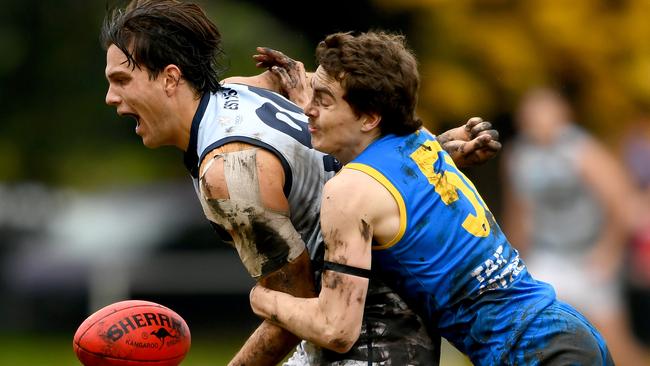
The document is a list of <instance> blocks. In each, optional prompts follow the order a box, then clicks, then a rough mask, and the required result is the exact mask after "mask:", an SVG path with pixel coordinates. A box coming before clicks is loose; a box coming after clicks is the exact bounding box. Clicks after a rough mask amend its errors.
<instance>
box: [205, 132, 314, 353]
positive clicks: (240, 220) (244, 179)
mask: <svg viewBox="0 0 650 366" xmlns="http://www.w3.org/2000/svg"><path fill="white" fill-rule="evenodd" d="M251 168H252V169H251ZM201 172H202V179H201V183H200V184H201V192H202V202H201V203H202V204H203V207H204V211H205V213H206V216H208V218H210V219H211V220H212V221H213V222H216V223H217V224H218V225H220V226H222V227H223V228H224V229H225V230H226V231H228V232H229V234H230V235H231V237H232V238H233V243H234V245H235V247H236V248H237V250H238V252H239V255H240V258H241V259H242V262H243V263H244V265H245V267H246V269H247V270H248V271H249V273H251V275H252V276H253V277H258V276H259V277H258V278H259V281H258V283H260V284H262V285H264V286H266V287H268V288H273V289H275V290H278V291H283V292H287V293H290V294H292V295H295V296H304V297H309V296H314V295H315V291H314V286H313V273H312V271H311V268H310V261H309V256H308V253H307V251H306V250H305V248H304V243H303V242H302V240H301V239H300V236H299V234H298V233H297V232H296V231H295V229H294V228H293V226H292V225H291V222H290V221H289V219H288V212H289V204H288V202H287V199H286V197H285V196H284V193H283V184H284V172H283V170H282V166H281V164H280V161H279V160H278V158H277V157H276V156H274V155H273V154H272V153H270V152H268V151H266V150H262V149H257V148H253V147H252V146H249V145H246V144H243V143H231V144H227V145H224V146H222V147H220V148H218V149H216V150H215V151H212V152H211V153H210V154H208V155H207V156H206V158H205V160H204V162H203V163H202V165H201ZM256 188H259V189H256ZM240 189H243V190H245V191H246V192H245V193H243V192H242V191H241V190H240ZM249 192H255V193H253V194H251V193H249ZM260 244H264V245H260ZM278 247H282V248H291V249H289V250H287V251H280V250H278ZM269 249H270V251H269ZM276 268H279V269H276ZM299 341H300V340H299V339H298V338H297V337H296V336H294V335H293V334H291V333H289V332H288V331H286V330H284V329H282V328H280V327H278V326H276V325H274V324H272V323H270V322H268V321H264V322H263V323H262V324H261V325H260V327H258V328H257V329H256V330H255V332H254V333H253V334H252V335H251V336H250V337H249V339H248V340H247V341H246V343H245V344H244V345H243V347H242V348H241V349H240V351H239V352H238V353H237V354H236V355H235V357H234V358H233V360H232V361H231V362H230V365H276V364H277V363H278V362H280V361H281V360H282V359H283V358H284V357H285V356H286V355H287V354H288V353H289V351H290V350H291V349H292V348H294V347H295V346H296V345H297V344H298V342H299Z"/></svg>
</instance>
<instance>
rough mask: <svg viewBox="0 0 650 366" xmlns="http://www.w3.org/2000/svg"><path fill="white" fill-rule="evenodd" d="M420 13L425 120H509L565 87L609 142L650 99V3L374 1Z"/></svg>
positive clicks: (417, 36)
mask: <svg viewBox="0 0 650 366" xmlns="http://www.w3.org/2000/svg"><path fill="white" fill-rule="evenodd" d="M374 1H375V3H376V4H378V5H379V6H381V7H382V8H383V9H385V10H386V11H389V12H391V11H399V12H403V11H405V10H407V11H411V12H413V13H414V14H416V18H415V22H414V23H413V25H412V28H411V32H410V33H409V35H408V36H409V39H410V41H411V44H412V45H413V47H414V49H415V50H416V51H417V54H418V56H419V58H420V62H421V71H422V74H423V83H422V85H423V88H422V97H421V103H420V105H421V109H422V112H421V113H422V114H423V115H424V116H425V117H426V118H425V120H427V121H430V123H432V124H433V125H436V124H450V123H455V121H458V120H463V119H465V118H466V117H468V113H471V114H473V115H482V116H485V117H488V118H494V116H501V115H508V114H509V113H510V111H512V110H513V108H514V105H515V103H516V101H517V99H518V98H519V96H520V95H521V94H522V93H523V92H524V91H525V90H526V89H528V88H530V87H532V86H535V85H537V84H540V83H545V84H549V85H552V86H555V87H558V88H560V89H562V90H563V91H564V92H566V93H567V94H568V95H569V96H570V97H571V101H572V103H573V104H574V105H575V106H576V109H577V112H578V113H577V114H578V121H577V122H579V123H581V124H584V125H586V126H587V127H588V128H590V129H592V130H593V131H594V132H596V133H597V134H599V135H601V137H606V138H608V139H610V138H611V139H612V141H613V140H615V139H617V131H618V130H617V127H618V126H620V124H621V123H626V122H627V121H628V120H630V118H631V116H632V115H634V114H635V112H636V110H637V108H639V106H640V105H644V104H647V103H648V102H650V80H649V79H648V75H650V44H649V43H648V42H647V40H648V39H649V36H650V23H648V22H647V20H646V18H645V17H646V16H647V15H648V14H650V2H648V1H646V0H575V1H571V2H570V4H569V3H567V2H566V1H563V0H527V1H516V0H401V1H391V0H374Z"/></svg>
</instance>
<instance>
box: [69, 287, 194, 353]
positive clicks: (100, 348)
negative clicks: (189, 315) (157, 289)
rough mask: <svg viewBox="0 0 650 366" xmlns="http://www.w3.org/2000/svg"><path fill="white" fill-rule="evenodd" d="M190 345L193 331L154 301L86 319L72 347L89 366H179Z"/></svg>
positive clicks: (119, 304)
mask: <svg viewBox="0 0 650 366" xmlns="http://www.w3.org/2000/svg"><path fill="white" fill-rule="evenodd" d="M190 343H191V337H190V329H189V327H188V326H187V323H186V322H185V320H183V318H181V316H180V315H178V314H177V313H176V312H174V311H173V310H171V309H169V308H167V307H165V306H162V305H160V304H156V303H154V302H150V301H142V300H126V301H120V302H116V303H113V304H110V305H108V306H106V307H104V308H102V309H99V310H98V311H96V312H95V313H94V314H92V315H90V316H89V317H88V318H86V320H84V322H83V323H81V325H80V326H79V328H78V329H77V332H76V333H75V335H74V340H73V342H72V345H73V348H74V352H75V354H76V355H77V358H78V359H79V361H81V363H82V364H84V365H85V366H142V365H148V366H176V365H178V364H180V363H181V361H182V360H183V358H185V355H187V352H188V351H189V350H190Z"/></svg>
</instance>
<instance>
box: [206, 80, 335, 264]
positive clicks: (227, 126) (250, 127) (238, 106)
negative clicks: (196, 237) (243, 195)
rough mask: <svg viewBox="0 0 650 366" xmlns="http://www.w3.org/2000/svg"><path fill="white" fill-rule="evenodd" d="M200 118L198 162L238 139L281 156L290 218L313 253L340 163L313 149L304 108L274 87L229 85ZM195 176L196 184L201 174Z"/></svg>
mask: <svg viewBox="0 0 650 366" xmlns="http://www.w3.org/2000/svg"><path fill="white" fill-rule="evenodd" d="M199 109H201V108H199ZM198 117H200V121H199V122H198V123H196V124H197V125H198V126H197V127H196V128H194V126H193V134H195V135H196V146H195V149H196V154H197V156H198V163H199V164H200V162H201V161H202V160H203V158H204V157H205V156H206V155H207V154H208V153H209V152H210V151H212V150H214V149H215V148H217V147H219V146H222V145H224V144H227V143H229V142H235V141H237V142H245V143H248V144H251V145H254V146H258V147H260V148H263V149H266V150H268V151H271V152H272V153H274V154H275V155H276V156H277V157H278V158H279V159H280V162H281V163H282V166H283V169H284V174H285V187H284V192H285V195H286V196H287V198H288V201H289V208H290V218H291V221H292V223H293V225H294V227H295V228H296V230H297V231H298V232H299V233H300V235H301V236H302V238H303V240H304V241H305V243H306V244H307V246H308V248H310V252H311V251H312V248H313V247H314V246H316V245H317V244H318V243H319V241H320V229H319V228H320V223H319V218H320V199H321V192H322V187H323V185H324V183H325V181H326V180H327V179H329V178H331V177H332V176H333V174H334V170H335V168H336V166H335V164H336V162H335V161H334V160H333V159H332V158H331V157H328V156H326V155H324V154H322V153H320V152H318V151H316V150H314V149H312V148H311V142H310V135H309V131H308V129H307V119H306V116H305V115H304V114H303V112H302V110H301V109H300V108H299V107H297V106H296V105H294V104H292V103H290V102H289V101H288V100H286V99H285V98H283V97H282V96H280V95H279V94H276V93H273V92H271V91H269V90H266V89H261V88H255V87H249V86H245V85H240V84H226V85H224V86H223V88H222V89H221V90H219V91H218V92H217V93H216V94H212V95H210V96H209V100H208V101H207V103H206V105H205V107H204V111H203V113H202V115H201V116H198ZM195 118H196V117H195ZM195 129H196V131H194V130H195ZM193 178H194V183H195V187H197V186H198V180H197V177H193Z"/></svg>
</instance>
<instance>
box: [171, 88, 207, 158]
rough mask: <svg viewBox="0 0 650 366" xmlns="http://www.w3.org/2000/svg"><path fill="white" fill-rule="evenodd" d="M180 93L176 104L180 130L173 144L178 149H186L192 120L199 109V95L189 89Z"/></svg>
mask: <svg viewBox="0 0 650 366" xmlns="http://www.w3.org/2000/svg"><path fill="white" fill-rule="evenodd" d="M182 94H183V95H181V96H179V98H178V105H177V111H178V118H179V122H180V123H179V126H180V130H179V131H178V140H177V141H176V144H175V145H176V147H178V148H179V149H181V150H183V151H187V149H188V147H189V144H190V134H191V130H192V120H193V119H194V115H195V114H196V112H197V110H198V109H199V104H200V103H201V95H199V96H198V97H197V96H196V95H195V94H194V92H193V91H191V90H187V92H186V93H182Z"/></svg>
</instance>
